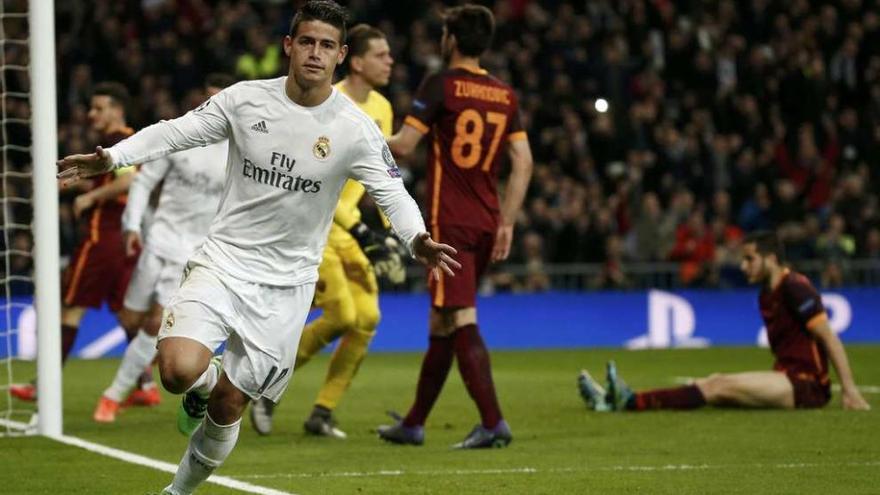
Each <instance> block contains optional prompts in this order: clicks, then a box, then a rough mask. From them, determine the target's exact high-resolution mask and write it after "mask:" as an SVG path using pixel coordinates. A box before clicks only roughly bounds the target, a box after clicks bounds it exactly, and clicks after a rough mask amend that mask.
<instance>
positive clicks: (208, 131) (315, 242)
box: [109, 76, 425, 286]
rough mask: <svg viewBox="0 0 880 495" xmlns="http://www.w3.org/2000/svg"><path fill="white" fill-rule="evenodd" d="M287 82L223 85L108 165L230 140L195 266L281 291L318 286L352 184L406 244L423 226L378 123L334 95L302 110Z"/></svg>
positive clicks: (142, 135)
mask: <svg viewBox="0 0 880 495" xmlns="http://www.w3.org/2000/svg"><path fill="white" fill-rule="evenodd" d="M286 81H287V77H286V76H285V77H280V78H277V79H269V80H260V81H246V82H240V83H238V84H235V85H234V86H231V87H229V88H226V89H225V90H223V91H221V92H220V93H218V94H216V95H214V96H213V97H211V98H210V99H209V100H208V101H206V102H205V103H204V104H202V105H201V106H200V107H198V108H196V109H195V110H193V111H191V112H189V113H187V114H186V115H184V116H183V117H180V118H177V119H174V120H170V121H164V122H160V123H158V124H154V125H152V126H149V127H147V128H145V129H143V130H141V131H140V132H138V133H137V134H135V135H134V136H132V137H130V138H128V139H126V140H124V141H122V142H120V143H119V144H117V145H116V146H114V147H112V148H110V150H109V151H110V156H111V157H112V160H113V163H114V165H115V166H117V167H119V166H125V165H130V164H134V163H146V162H149V161H151V160H155V159H156V158H159V157H161V156H164V155H167V154H169V153H173V152H175V151H180V150H183V149H187V148H192V147H194V146H204V145H207V144H209V143H215V142H217V141H221V140H223V139H226V138H228V139H229V159H228V160H227V176H226V184H225V186H224V189H223V196H222V198H221V200H220V207H219V210H218V212H217V216H216V217H215V218H214V221H213V222H212V224H211V228H210V231H209V233H208V237H207V239H206V240H205V242H204V244H203V245H202V247H201V248H200V249H199V250H198V251H196V253H195V254H194V255H193V257H192V259H191V261H192V262H195V263H197V264H209V265H213V266H214V267H215V268H217V269H219V270H221V271H223V272H225V273H227V274H229V275H231V276H233V277H235V278H238V279H241V280H245V281H250V282H255V283H261V284H268V285H277V286H293V285H299V284H304V283H311V282H315V281H316V280H317V279H318V264H319V262H320V260H321V253H322V251H323V249H324V244H325V243H326V242H327V233H328V231H329V229H330V224H331V222H332V220H333V212H334V210H335V208H336V203H337V200H338V199H339V193H340V191H341V190H342V186H343V185H344V184H345V181H346V180H347V179H348V178H353V179H355V180H357V181H359V182H361V183H362V184H363V185H364V186H365V187H366V189H367V191H368V192H369V194H370V195H371V196H372V197H373V199H374V200H375V201H376V203H377V204H378V205H379V207H381V208H382V210H383V211H384V212H385V213H386V214H387V215H388V217H389V219H390V220H391V224H392V227H394V230H395V231H396V232H397V234H398V236H399V237H400V238H401V239H402V240H403V241H404V242H405V245H406V246H408V247H410V248H411V247H412V241H413V239H414V238H415V236H416V234H418V233H420V232H424V231H425V224H424V221H423V220H422V216H421V213H420V211H419V209H418V206H416V203H415V201H414V200H413V199H412V197H411V196H410V195H409V193H407V191H406V189H405V188H404V187H403V182H402V181H401V179H400V172H399V170H398V169H397V166H396V165H395V164H394V159H393V158H392V156H391V152H390V150H389V149H388V145H387V144H386V143H385V139H384V138H383V137H382V134H381V133H380V132H379V129H378V127H376V124H375V123H373V121H372V120H370V118H369V117H367V116H366V114H364V113H363V112H361V111H360V110H359V109H358V108H357V106H356V105H355V104H354V103H353V102H352V101H351V100H349V99H348V98H346V97H345V96H343V95H342V94H340V93H339V92H338V91H337V90H336V89H333V91H332V93H331V94H330V96H329V97H328V98H327V99H326V100H325V101H324V102H323V103H321V104H320V105H317V106H314V107H303V106H300V105H298V104H296V103H294V102H293V101H291V100H290V98H288V96H287V93H286V92H285V89H284V86H285V82H286ZM149 166H150V164H148V163H146V165H145V167H149Z"/></svg>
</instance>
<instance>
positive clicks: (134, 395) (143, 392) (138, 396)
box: [122, 383, 162, 407]
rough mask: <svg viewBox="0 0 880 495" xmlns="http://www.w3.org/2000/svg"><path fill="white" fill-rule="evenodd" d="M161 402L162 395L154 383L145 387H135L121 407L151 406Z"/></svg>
mask: <svg viewBox="0 0 880 495" xmlns="http://www.w3.org/2000/svg"><path fill="white" fill-rule="evenodd" d="M161 403H162V395H161V394H160V393H159V387H158V386H157V385H156V384H155V383H150V384H148V385H147V386H146V387H145V388H136V389H134V390H132V391H131V393H130V394H128V398H127V399H125V402H123V403H122V407H133V406H143V407H153V406H158V405H159V404H161Z"/></svg>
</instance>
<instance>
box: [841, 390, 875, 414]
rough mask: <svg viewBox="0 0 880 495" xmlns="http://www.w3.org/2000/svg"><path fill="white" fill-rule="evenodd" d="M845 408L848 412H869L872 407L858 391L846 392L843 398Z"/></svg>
mask: <svg viewBox="0 0 880 495" xmlns="http://www.w3.org/2000/svg"><path fill="white" fill-rule="evenodd" d="M841 399H842V401H843V408H844V409H846V410H848V411H869V410H871V405H870V404H868V401H866V400H865V398H864V397H862V394H860V393H859V391H858V390H844V391H843V395H842V397H841Z"/></svg>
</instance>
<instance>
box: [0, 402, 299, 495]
mask: <svg viewBox="0 0 880 495" xmlns="http://www.w3.org/2000/svg"><path fill="white" fill-rule="evenodd" d="M0 425H4V426H9V427H10V428H16V429H18V428H17V427H20V426H21V425H24V423H18V422H16V421H7V420H4V419H0ZM46 438H49V439H50V440H55V441H58V442H61V443H63V444H66V445H70V446H73V447H79V448H81V449H85V450H88V451H89V452H93V453H95V454H99V455H103V456H106V457H112V458H113V459H117V460H120V461H123V462H128V463H130V464H136V465H138V466H144V467H148V468H152V469H155V470H157V471H163V472H166V473H171V474H174V473H176V472H177V465H176V464H171V463H169V462H164V461H159V460H156V459H152V458H149V457H146V456H142V455H139V454H134V453H131V452H127V451H125V450H120V449H115V448H113V447H107V446H106V445H101V444H98V443H93V442H89V441H88V440H83V439H82V438H77V437H71V436H67V435H62V436H60V437H46ZM206 481H207V482H208V483H214V484H215V485H220V486H225V487H227V488H232V489H235V490H239V491H242V492H245V493H256V494H257V495H296V494H295V493H291V492H283V491H281V490H275V489H272V488H266V487H263V486H258V485H252V484H250V483H248V482H246V481H239V480H237V479H234V478H230V477H228V476H218V475H216V474H212V475H211V476H209V477H208V479H207V480H206Z"/></svg>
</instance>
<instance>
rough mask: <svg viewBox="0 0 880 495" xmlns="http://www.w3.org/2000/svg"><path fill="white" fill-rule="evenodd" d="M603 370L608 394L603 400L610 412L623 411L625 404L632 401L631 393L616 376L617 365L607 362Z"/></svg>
mask: <svg viewBox="0 0 880 495" xmlns="http://www.w3.org/2000/svg"><path fill="white" fill-rule="evenodd" d="M605 370H606V378H607V380H608V393H607V394H606V399H605V400H606V402H607V403H608V406H609V407H610V408H611V410H612V411H625V410H626V409H627V407H626V405H627V403H628V402H629V401H630V400H632V397H633V395H634V394H633V391H632V389H630V388H629V386H628V385H627V384H626V383H625V382H624V381H623V379H621V378H620V377H619V376H618V375H617V365H616V364H615V363H614V361H608V364H607V365H606V368H605Z"/></svg>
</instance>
